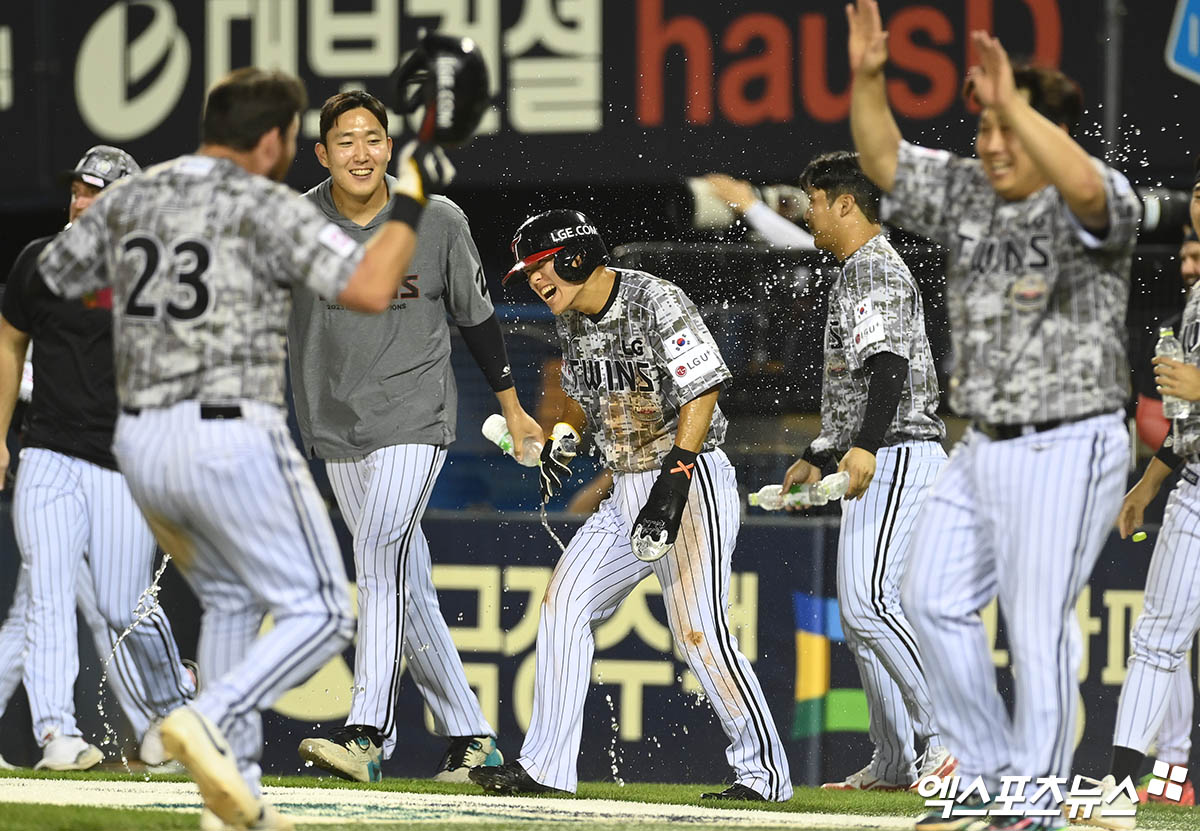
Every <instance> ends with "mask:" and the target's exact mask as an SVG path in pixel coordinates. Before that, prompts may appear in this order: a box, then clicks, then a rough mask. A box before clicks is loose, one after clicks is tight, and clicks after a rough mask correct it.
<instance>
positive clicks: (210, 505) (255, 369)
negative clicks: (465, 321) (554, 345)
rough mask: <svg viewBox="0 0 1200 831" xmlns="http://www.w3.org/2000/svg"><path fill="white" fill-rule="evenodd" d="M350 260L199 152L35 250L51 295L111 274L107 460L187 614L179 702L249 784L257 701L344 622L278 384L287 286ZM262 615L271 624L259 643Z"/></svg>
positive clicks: (339, 633)
mask: <svg viewBox="0 0 1200 831" xmlns="http://www.w3.org/2000/svg"><path fill="white" fill-rule="evenodd" d="M361 258H362V248H361V246H358V245H356V244H355V243H354V242H353V240H350V239H349V238H347V237H346V235H345V234H344V233H342V232H341V231H340V230H338V228H336V227H335V226H333V225H331V224H329V222H327V221H326V220H325V218H324V217H323V216H321V214H320V212H319V211H317V209H316V208H314V207H313V206H312V205H310V204H308V203H307V202H305V201H304V200H303V199H301V198H299V197H298V196H297V195H296V194H295V193H294V192H292V191H291V190H290V189H288V188H287V187H286V186H284V185H281V184H277V183H275V182H271V181H269V180H268V179H266V178H265V177H262V176H255V175H253V174H251V173H249V172H248V171H246V170H244V169H243V168H241V167H239V166H238V165H236V164H234V163H233V162H231V161H229V160H226V159H218V158H214V157H211V156H199V155H196V156H183V157H180V158H178V159H174V160H172V161H169V162H165V163H163V164H161V165H158V166H156V167H154V168H151V169H150V170H148V171H145V172H144V173H142V174H140V175H138V176H135V177H131V178H127V179H123V180H121V181H120V182H118V183H117V184H115V185H112V186H110V188H109V189H108V190H107V191H106V193H105V195H104V198H103V199H100V200H97V202H96V203H95V204H94V205H92V206H91V207H90V208H89V209H88V210H87V211H86V212H84V214H83V215H82V216H80V217H79V219H78V220H77V221H76V222H75V223H74V224H73V225H71V227H70V228H69V229H67V230H66V231H64V232H63V233H62V234H60V235H59V236H58V237H56V238H55V240H54V241H52V242H51V243H50V244H49V245H48V246H47V247H46V249H45V250H44V251H43V252H42V254H41V258H40V266H41V268H42V271H43V273H44V274H45V275H52V276H47V277H46V281H47V284H48V285H49V287H50V288H51V290H53V291H55V293H58V294H60V295H64V296H80V295H83V294H85V293H87V292H89V291H96V290H99V289H101V288H103V287H105V286H106V285H107V284H108V283H109V282H110V281H111V285H112V289H113V291H112V302H113V310H114V323H113V344H114V350H115V353H114V354H115V356H116V359H115V369H116V376H117V395H118V398H119V399H120V403H121V407H122V415H121V416H120V417H119V418H118V420H117V427H116V433H115V437H114V442H113V454H114V455H115V456H116V459H117V462H118V464H119V465H120V468H121V470H122V471H123V472H124V473H125V476H126V478H127V481H128V483H129V489H130V491H131V493H132V494H133V498H134V500H135V501H136V502H137V504H138V506H139V507H140V508H141V509H142V512H143V513H144V514H145V515H146V517H147V519H148V520H149V522H150V524H151V526H152V527H153V529H154V533H155V534H156V535H157V536H158V537H159V538H160V539H161V540H162V541H163V547H164V548H165V549H166V550H168V551H169V552H170V553H172V554H173V555H175V556H176V558H177V561H178V562H179V565H180V570H181V571H182V572H183V573H184V576H185V577H186V578H187V580H188V582H189V583H190V584H191V586H192V588H193V590H194V591H195V593H196V596H197V597H198V598H199V599H200V602H201V604H202V606H203V609H204V611H203V619H202V621H201V631H200V645H199V649H198V656H197V657H198V659H199V661H200V662H201V664H202V665H204V672H205V678H206V682H205V686H204V689H203V690H202V691H201V693H200V695H199V696H197V698H196V700H195V702H194V704H193V705H192V706H193V707H194V708H195V709H196V710H197V711H199V712H200V713H201V714H203V715H204V716H206V717H207V718H208V719H210V720H211V721H213V722H214V723H216V724H217V725H219V726H220V728H221V729H222V730H223V731H224V733H225V735H226V737H227V738H228V740H229V742H230V745H231V747H232V749H233V752H234V754H235V755H236V757H237V764H238V767H239V769H240V771H241V773H242V775H243V776H244V777H245V779H246V781H247V784H248V785H249V786H250V788H251V789H253V790H255V791H257V790H258V789H259V778H260V773H261V770H260V767H259V763H258V762H259V758H260V755H261V752H262V719H261V716H260V711H261V710H262V709H264V708H266V707H268V706H270V705H271V704H272V703H273V702H274V701H275V700H276V699H277V698H278V697H279V696H280V695H282V694H283V693H284V692H285V691H287V690H288V689H290V688H291V687H293V686H295V685H297V684H299V683H301V682H303V681H304V680H305V679H307V678H308V677H310V676H311V675H312V674H313V673H314V672H316V671H317V670H318V669H319V668H320V667H321V666H322V665H323V664H324V663H325V662H326V661H327V660H329V659H330V658H331V657H333V656H334V655H336V654H338V653H339V652H341V650H342V649H344V648H345V647H346V646H347V645H348V644H349V642H350V637H351V635H352V634H353V631H354V619H353V617H352V615H351V614H350V602H349V601H350V598H349V593H348V591H347V588H346V583H347V581H346V571H345V568H344V567H343V566H342V561H341V553H340V551H339V549H338V544H337V539H336V537H335V536H334V533H333V526H332V524H331V523H330V521H329V515H328V513H327V512H326V510H325V505H324V503H323V502H322V501H321V498H320V495H319V494H318V493H317V489H316V486H315V485H314V484H313V481H312V476H311V474H310V473H309V471H308V466H307V465H306V464H305V462H304V460H303V459H302V458H301V456H300V454H299V452H298V451H297V449H296V447H295V445H294V444H293V443H292V441H291V436H290V434H289V432H288V428H287V424H286V420H285V416H284V413H285V410H284V389H283V387H284V375H285V367H284V360H285V357H286V328H287V319H288V315H289V313H290V311H291V296H292V294H291V287H292V286H293V285H305V286H308V287H309V288H311V289H313V290H314V291H316V292H317V293H318V294H319V295H321V296H322V297H337V296H338V295H340V294H341V292H342V291H343V290H344V289H345V287H346V285H347V283H348V281H349V279H350V275H351V274H352V273H353V272H354V269H355V267H356V266H357V264H358V262H359V261H360V260H361ZM101 262H102V263H104V264H105V265H106V266H107V267H106V268H104V269H97V268H96V266H97V265H98V264H99V263H101ZM267 613H270V614H271V615H272V617H273V618H274V623H275V625H274V628H273V629H271V630H270V631H269V632H266V633H265V634H263V635H261V636H259V627H260V624H261V623H262V620H263V617H264V615H265V614H267Z"/></svg>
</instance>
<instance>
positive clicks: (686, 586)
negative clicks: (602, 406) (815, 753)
mask: <svg viewBox="0 0 1200 831" xmlns="http://www.w3.org/2000/svg"><path fill="white" fill-rule="evenodd" d="M657 477H658V471H657V470H654V471H645V472H642V473H618V474H617V475H616V476H615V477H614V483H613V493H612V495H611V496H610V497H609V498H608V499H606V500H604V502H603V503H602V504H601V506H600V508H599V510H597V512H596V513H595V514H593V515H592V516H591V517H589V518H588V520H587V521H586V522H585V523H584V524H583V526H582V527H581V528H580V529H579V530H578V531H577V532H576V533H575V536H574V537H572V538H571V542H570V544H569V545H568V546H567V550H566V552H565V553H564V554H563V556H562V558H561V559H560V560H559V562H558V565H557V566H556V567H555V569H554V575H553V576H552V577H551V579H550V585H549V587H548V589H547V591H546V596H545V599H544V600H543V602H542V613H541V619H540V621H539V625H538V637H537V680H536V686H535V688H534V696H533V717H532V719H531V721H530V725H529V732H528V734H527V735H526V736H525V744H524V746H523V747H522V749H521V756H520V759H519V761H520V763H521V765H522V767H524V768H525V770H526V771H527V772H528V773H529V775H530V776H532V777H533V778H534V779H535V780H536V781H538V782H541V783H542V784H543V785H548V786H550V787H553V788H559V789H561V790H566V791H572V792H574V791H575V789H576V786H577V785H578V774H577V771H576V760H577V759H578V756H579V746H580V740H581V736H582V731H583V704H584V699H585V698H586V696H587V690H588V684H589V681H590V678H591V665H592V657H593V655H594V653H595V638H594V634H593V633H594V630H595V628H596V627H597V626H599V625H600V624H602V623H604V621H606V620H608V619H609V618H610V617H612V615H613V614H614V613H615V612H616V610H617V608H618V607H619V606H620V605H621V602H622V601H623V600H624V599H625V598H626V597H627V596H628V595H629V592H630V591H632V589H633V587H634V586H636V585H637V584H638V583H640V582H641V581H642V580H643V579H645V578H646V577H648V576H649V575H650V573H651V572H653V573H654V574H655V575H657V577H658V579H659V582H660V583H661V584H662V589H663V602H664V604H665V606H666V609H667V621H668V624H669V626H670V629H671V635H672V636H673V638H674V640H675V644H676V646H677V648H678V649H679V651H680V652H681V653H682V654H683V656H684V659H685V660H686V661H687V664H688V666H689V667H690V668H691V670H692V672H693V673H695V675H696V678H697V679H698V680H699V682H700V686H701V687H702V688H703V689H704V693H705V695H706V696H707V698H708V700H709V702H710V703H711V704H712V707H713V709H714V710H715V711H716V714H717V717H718V718H719V719H720V721H721V727H722V728H723V729H724V731H725V735H727V736H728V737H729V741H730V743H729V747H728V748H727V749H726V751H725V756H726V759H728V761H729V764H730V766H732V767H733V769H734V773H735V775H736V781H737V782H738V783H739V784H742V785H745V786H747V787H749V788H751V789H753V790H755V791H757V792H758V793H760V794H762V795H763V796H765V797H766V798H767V799H771V800H786V799H789V798H790V797H791V795H792V782H791V775H790V773H789V770H788V763H787V758H786V756H785V755H784V749H783V745H782V743H781V742H780V740H779V733H778V731H777V730H776V727H775V722H774V721H773V720H772V718H771V713H770V711H769V710H768V709H767V703H766V700H765V698H764V697H763V693H762V688H761V686H759V683H758V678H757V677H756V676H755V674H754V670H753V669H752V668H751V666H750V662H749V661H748V660H747V659H746V657H745V656H744V655H743V654H742V653H741V651H740V650H739V649H738V645H737V639H736V638H735V637H734V636H733V633H732V632H731V631H730V628H729V615H728V605H729V579H730V563H731V559H732V556H733V549H734V546H735V544H736V542H737V531H738V528H739V526H740V524H741V516H740V507H739V502H738V492H737V481H736V477H735V475H734V470H733V466H732V465H731V464H730V463H729V459H728V458H727V457H726V456H725V454H724V452H722V451H721V450H719V449H718V450H714V451H711V452H709V453H703V454H701V455H700V457H699V458H698V459H697V462H696V467H695V469H694V470H693V474H692V489H691V494H690V495H689V497H688V503H687V509H686V511H685V513H684V516H683V521H682V523H681V525H680V528H679V536H678V538H677V539H676V541H675V546H674V548H673V550H672V551H670V552H669V553H668V554H667V555H666V556H665V557H663V558H662V559H661V560H658V561H657V562H654V563H644V562H642V561H641V560H638V559H637V558H636V557H634V555H633V550H632V546H631V544H630V539H629V534H630V530H631V529H632V527H633V522H634V520H635V519H636V518H637V514H638V512H639V511H640V510H641V507H642V505H643V504H645V501H646V498H647V496H648V495H649V493H650V488H651V486H652V485H653V484H654V480H655V479H656V478H657Z"/></svg>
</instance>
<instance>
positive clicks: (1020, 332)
mask: <svg viewBox="0 0 1200 831" xmlns="http://www.w3.org/2000/svg"><path fill="white" fill-rule="evenodd" d="M847 15H848V17H849V22H850V37H849V52H850V66H851V71H852V73H853V82H852V90H853V91H852V93H851V108H850V113H851V132H852V133H853V136H854V143H855V146H856V147H857V149H858V151H859V153H860V154H861V163H862V167H863V170H864V171H865V172H866V173H867V175H868V176H869V177H870V178H871V179H872V180H873V181H874V182H875V183H876V184H877V185H879V186H880V188H882V189H883V190H884V191H885V192H886V194H887V195H886V196H885V197H884V199H883V203H882V212H881V214H882V215H881V218H882V219H883V220H884V221H886V222H890V223H893V224H895V225H897V226H899V227H901V228H903V229H905V230H908V231H911V232H914V233H918V234H921V235H923V236H926V237H928V238H930V239H932V240H934V241H936V242H938V243H940V244H941V245H942V246H943V247H944V248H945V249H946V252H947V266H946V302H947V308H948V312H949V318H950V324H951V330H950V334H951V346H952V351H953V356H954V364H953V369H952V374H951V380H950V403H951V406H952V407H953V408H954V409H955V410H956V411H957V412H958V413H960V414H962V415H964V416H966V417H969V418H971V419H972V420H973V426H972V427H971V429H969V430H968V431H967V433H966V435H965V436H964V438H963V440H962V442H960V443H959V445H958V446H957V447H955V448H954V451H953V452H952V453H951V455H950V458H949V461H948V462H947V464H946V466H945V467H944V468H943V470H942V472H941V474H940V475H939V476H938V478H937V481H936V482H935V483H934V485H933V487H932V488H931V489H930V492H929V495H928V496H927V497H926V501H925V505H924V508H923V510H922V511H921V513H920V515H919V516H918V519H917V523H916V528H915V530H914V532H913V540H912V548H911V552H912V553H911V555H910V556H911V560H910V562H909V566H908V569H907V571H906V573H905V577H904V580H903V582H902V586H901V603H902V605H903V608H904V610H905V612H906V613H907V614H908V618H909V621H910V622H911V623H912V625H913V629H914V630H915V631H916V634H917V642H918V644H919V647H920V651H921V655H922V657H923V659H924V661H923V664H924V667H925V671H926V673H927V679H928V681H929V688H930V693H931V696H932V698H933V704H934V711H935V712H936V713H937V718H938V726H939V727H940V728H941V730H942V732H943V735H944V737H945V740H946V744H947V746H948V747H949V749H950V751H951V752H952V753H954V755H955V756H956V757H957V758H958V763H959V775H960V776H961V777H964V778H965V779H966V780H967V781H971V780H973V779H974V778H975V777H977V776H980V777H982V779H983V782H984V784H985V785H986V787H987V789H988V793H989V794H991V795H995V794H999V793H1000V791H999V788H1000V780H1001V777H1002V776H1005V775H1009V774H1013V775H1019V776H1026V777H1030V781H1033V780H1036V779H1037V778H1039V777H1045V776H1060V777H1065V776H1067V775H1068V773H1069V772H1070V766H1071V757H1072V755H1073V739H1074V725H1075V700H1076V695H1077V693H1076V690H1077V671H1078V668H1079V660H1080V655H1081V650H1082V639H1081V636H1080V634H1079V630H1078V624H1077V621H1076V618H1075V601H1076V598H1077V597H1078V594H1079V591H1080V590H1081V589H1082V587H1083V585H1084V584H1085V583H1086V582H1087V580H1088V576H1089V575H1090V574H1091V570H1092V566H1093V564H1094V563H1095V560H1096V557H1097V556H1098V554H1099V552H1100V548H1101V547H1102V545H1103V543H1104V540H1105V538H1106V536H1107V533H1108V529H1109V524H1110V523H1111V522H1112V519H1113V517H1115V516H1116V514H1117V510H1118V508H1119V507H1120V502H1121V492H1122V490H1123V489H1124V480H1125V470H1126V468H1127V466H1128V462H1129V441H1128V434H1127V433H1126V431H1125V426H1124V419H1123V412H1122V407H1123V405H1124V402H1125V400H1126V398H1127V397H1128V395H1129V366H1128V361H1127V359H1126V355H1125V342H1126V337H1125V309H1126V306H1127V303H1128V295H1129V268H1130V261H1131V257H1132V251H1133V246H1134V243H1135V238H1136V234H1137V226H1138V220H1139V218H1140V215H1141V209H1140V201H1139V200H1138V198H1137V196H1136V194H1134V192H1133V190H1132V188H1131V187H1130V185H1129V182H1128V181H1127V180H1126V179H1125V177H1124V176H1122V175H1121V174H1120V173H1118V172H1117V171H1115V170H1113V169H1111V168H1108V167H1106V166H1105V165H1104V164H1103V163H1101V162H1100V161H1098V160H1096V159H1093V158H1091V157H1090V156H1088V155H1087V153H1086V152H1085V151H1084V150H1083V148H1081V147H1080V146H1079V145H1078V144H1076V143H1075V141H1074V140H1073V139H1072V138H1071V136H1070V133H1069V129H1070V128H1071V127H1072V126H1073V125H1074V122H1075V120H1076V119H1077V118H1078V115H1079V111H1080V106H1081V104H1080V96H1079V90H1078V87H1077V86H1076V85H1075V84H1074V83H1073V82H1072V81H1070V80H1069V79H1068V78H1066V76H1064V75H1062V74H1061V73H1059V72H1057V71H1055V70H1046V69H1036V68H1032V67H1022V68H1021V69H1019V70H1018V71H1016V72H1014V70H1013V68H1012V67H1011V65H1010V64H1009V61H1008V56H1007V55H1006V53H1005V52H1004V49H1003V48H1002V47H1001V45H1000V43H999V42H998V41H997V40H996V39H995V38H993V37H991V36H989V35H988V34H986V33H984V32H974V33H972V36H971V42H972V45H973V47H974V49H975V52H976V54H977V55H978V56H979V60H980V65H978V66H974V67H972V68H971V70H970V71H969V73H968V76H967V81H968V83H967V87H966V93H967V95H968V96H969V97H971V98H972V99H974V101H976V102H977V103H978V104H979V105H980V106H981V108H982V111H981V113H980V116H979V126H978V131H977V133H976V142H975V147H976V151H977V153H978V156H979V158H977V159H965V158H960V157H957V156H954V155H952V154H951V153H948V152H945V151H941V150H931V149H926V148H921V147H916V146H914V145H911V144H908V143H906V142H904V141H903V140H902V139H901V136H900V130H899V128H898V127H897V126H896V122H895V120H894V118H893V117H892V114H891V111H890V109H889V107H888V104H887V97H886V92H885V78H884V73H883V67H884V64H885V63H886V61H887V46H886V33H885V32H884V31H883V27H882V24H881V21H880V17H879V9H878V6H877V4H876V3H875V2H874V0H857V2H856V3H855V4H854V5H851V6H848V7H847ZM997 596H998V597H999V603H1000V609H1001V611H1002V612H1003V614H1004V620H1005V624H1006V627H1007V633H1008V639H1009V646H1010V651H1011V654H1012V660H1013V676H1014V684H1015V699H1016V702H1015V710H1014V713H1013V716H1012V718H1011V719H1010V718H1009V715H1008V712H1007V710H1006V708H1005V705H1004V702H1003V700H1002V699H1001V697H1000V694H999V693H998V691H997V690H996V687H995V674H994V671H993V667H992V663H991V653H990V649H989V645H988V641H987V638H986V636H985V632H984V627H983V623H982V621H981V619H980V617H979V610H980V609H982V608H983V607H984V606H985V605H986V604H987V603H988V602H989V601H990V600H991V599H992V598H993V597H997ZM1040 791H1041V792H1040V793H1039V794H1036V795H1035V793H1034V790H1033V788H1032V787H1030V788H1029V789H1028V790H1027V791H1026V792H1025V797H1026V798H1025V800H1024V802H1022V800H1020V799H1019V798H1018V800H1017V801H1016V802H1015V803H1014V806H1015V808H1016V812H1017V813H1018V814H1024V815H1020V816H1005V817H1001V816H996V817H993V818H992V822H993V824H992V825H991V826H990V827H991V828H1008V829H1019V831H1046V830H1047V829H1058V828H1062V827H1064V826H1065V825H1066V820H1065V819H1064V818H1063V816H1062V814H1061V813H1060V811H1059V806H1058V805H1057V804H1055V802H1054V794H1053V793H1052V792H1051V790H1050V789H1046V788H1042V789H1040ZM1016 795H1017V796H1018V797H1020V796H1021V794H1020V793H1017V794H1016ZM1035 796H1036V798H1035ZM978 820H979V817H978V816H974V815H972V816H963V815H961V814H955V813H954V812H953V811H952V812H950V815H949V816H946V817H943V815H942V811H935V812H931V813H930V814H928V815H926V816H924V817H922V818H921V819H919V820H918V821H917V827H918V828H921V829H958V828H965V827H968V826H970V825H972V824H974V823H976V822H978Z"/></svg>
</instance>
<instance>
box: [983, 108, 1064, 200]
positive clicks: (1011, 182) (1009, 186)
mask: <svg viewBox="0 0 1200 831" xmlns="http://www.w3.org/2000/svg"><path fill="white" fill-rule="evenodd" d="M975 152H976V153H977V154H978V156H979V160H980V161H981V162H983V172H984V173H985V174H987V177H988V181H989V182H991V183H992V187H993V188H994V189H995V190H996V193H998V194H1000V197H1001V198H1002V199H1006V200H1008V201H1009V202H1015V201H1018V200H1021V199H1024V198H1025V197H1027V196H1029V195H1030V194H1032V193H1035V192H1036V191H1038V190H1040V189H1041V188H1043V187H1044V186H1045V185H1046V184H1047V180H1046V177H1045V176H1043V175H1042V173H1041V171H1039V170H1038V168H1037V165H1035V164H1034V163H1033V159H1032V158H1030V156H1029V154H1028V153H1027V152H1026V151H1025V147H1024V145H1022V144H1021V141H1020V139H1018V138H1017V136H1016V134H1015V133H1013V131H1012V130H1011V129H1010V128H1009V127H1008V125H1006V124H1004V123H1003V122H1001V121H1000V118H999V116H997V115H996V112H995V111H994V110H992V109H991V108H990V107H985V108H984V110H983V112H981V113H980V114H979V128H978V130H977V131H976V133H975Z"/></svg>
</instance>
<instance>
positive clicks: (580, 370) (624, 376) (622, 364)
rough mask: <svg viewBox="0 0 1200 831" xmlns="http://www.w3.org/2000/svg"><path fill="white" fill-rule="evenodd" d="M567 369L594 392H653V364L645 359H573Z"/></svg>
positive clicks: (568, 363)
mask: <svg viewBox="0 0 1200 831" xmlns="http://www.w3.org/2000/svg"><path fill="white" fill-rule="evenodd" d="M567 371H568V372H569V373H570V374H572V375H574V376H575V377H576V378H578V379H579V381H580V383H582V384H583V386H584V388H585V389H587V390H589V391H592V392H595V391H597V390H605V391H607V392H656V391H657V390H658V385H657V384H656V383H655V379H654V365H653V364H651V363H649V362H648V361H625V360H617V361H613V360H609V359H607V358H603V359H599V358H572V359H571V360H569V361H567Z"/></svg>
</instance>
